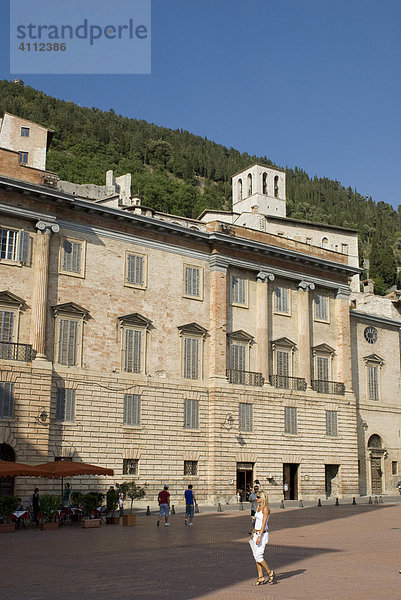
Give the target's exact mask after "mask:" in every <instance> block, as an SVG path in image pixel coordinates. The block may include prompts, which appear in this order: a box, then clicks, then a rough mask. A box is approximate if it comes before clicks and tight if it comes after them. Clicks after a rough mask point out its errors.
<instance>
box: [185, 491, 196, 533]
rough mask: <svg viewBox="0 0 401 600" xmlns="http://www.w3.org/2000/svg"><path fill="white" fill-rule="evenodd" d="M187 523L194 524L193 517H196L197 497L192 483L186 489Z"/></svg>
mask: <svg viewBox="0 0 401 600" xmlns="http://www.w3.org/2000/svg"><path fill="white" fill-rule="evenodd" d="M184 495H185V525H193V523H192V519H193V518H194V512H195V505H196V498H195V494H194V491H193V489H192V483H190V484H189V485H188V489H187V490H185V494H184Z"/></svg>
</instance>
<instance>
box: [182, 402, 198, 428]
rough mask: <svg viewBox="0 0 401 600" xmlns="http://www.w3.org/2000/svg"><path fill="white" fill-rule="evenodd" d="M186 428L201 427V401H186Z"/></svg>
mask: <svg viewBox="0 0 401 600" xmlns="http://www.w3.org/2000/svg"><path fill="white" fill-rule="evenodd" d="M184 428H185V429H198V428H199V401H198V400H188V399H186V400H185V401H184Z"/></svg>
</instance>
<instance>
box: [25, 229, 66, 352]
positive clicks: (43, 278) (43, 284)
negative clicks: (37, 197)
mask: <svg viewBox="0 0 401 600" xmlns="http://www.w3.org/2000/svg"><path fill="white" fill-rule="evenodd" d="M36 229H37V236H36V239H35V244H34V249H35V251H34V283H33V299H32V329H31V331H32V333H31V335H32V338H31V339H32V346H33V348H34V349H35V350H36V358H37V359H39V360H46V312H47V288H48V280H49V250H50V236H51V234H52V233H57V232H58V231H60V228H59V226H58V225H57V223H47V222H45V221H38V222H37V223H36Z"/></svg>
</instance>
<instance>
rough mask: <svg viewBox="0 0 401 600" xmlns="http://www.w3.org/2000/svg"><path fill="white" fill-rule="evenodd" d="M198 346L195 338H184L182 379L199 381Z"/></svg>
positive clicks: (198, 343)
mask: <svg viewBox="0 0 401 600" xmlns="http://www.w3.org/2000/svg"><path fill="white" fill-rule="evenodd" d="M199 345H200V340H198V339H196V338H184V377H185V378H186V379H199Z"/></svg>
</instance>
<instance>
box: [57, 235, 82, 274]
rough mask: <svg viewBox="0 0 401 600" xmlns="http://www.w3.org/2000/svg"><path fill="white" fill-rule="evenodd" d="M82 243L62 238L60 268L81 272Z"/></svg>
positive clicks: (70, 271)
mask: <svg viewBox="0 0 401 600" xmlns="http://www.w3.org/2000/svg"><path fill="white" fill-rule="evenodd" d="M81 257H82V244H81V243H80V242H73V241H71V240H64V241H63V247H62V270H63V271H67V272H69V273H81Z"/></svg>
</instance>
